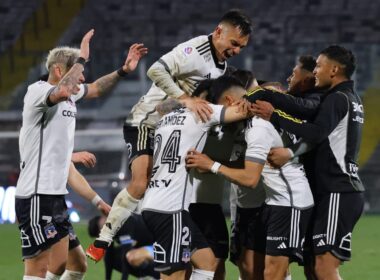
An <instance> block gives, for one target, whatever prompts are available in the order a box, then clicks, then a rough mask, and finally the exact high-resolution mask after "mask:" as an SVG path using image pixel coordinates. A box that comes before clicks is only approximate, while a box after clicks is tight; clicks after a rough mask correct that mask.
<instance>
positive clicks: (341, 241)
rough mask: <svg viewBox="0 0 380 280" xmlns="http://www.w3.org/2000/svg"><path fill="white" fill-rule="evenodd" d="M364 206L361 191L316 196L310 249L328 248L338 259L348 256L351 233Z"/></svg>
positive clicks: (314, 250)
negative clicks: (311, 247) (311, 246)
mask: <svg viewBox="0 0 380 280" xmlns="http://www.w3.org/2000/svg"><path fill="white" fill-rule="evenodd" d="M363 207H364V197H363V194H362V193H358V192H355V193H329V194H326V195H321V196H318V197H317V199H316V206H315V220H314V225H313V253H314V255H320V254H323V253H325V252H331V253H332V254H333V255H334V256H335V257H336V258H338V259H339V260H341V261H348V260H350V258H351V234H352V230H353V229H354V226H355V224H356V222H357V221H358V220H359V218H360V216H361V214H362V212H363Z"/></svg>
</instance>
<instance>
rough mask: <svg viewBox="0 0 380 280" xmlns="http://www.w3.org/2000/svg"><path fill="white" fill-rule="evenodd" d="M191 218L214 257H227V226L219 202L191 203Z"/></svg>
mask: <svg viewBox="0 0 380 280" xmlns="http://www.w3.org/2000/svg"><path fill="white" fill-rule="evenodd" d="M189 213H190V216H191V219H192V220H193V221H194V223H195V224H196V225H197V226H198V228H199V229H200V231H201V232H202V234H203V236H204V237H205V238H206V240H207V243H208V244H209V246H210V247H211V249H212V251H213V252H214V255H215V257H217V258H220V259H227V257H228V228H227V224H226V218H225V217H224V214H223V210H222V207H221V206H220V205H219V204H208V203H191V204H190V206H189Z"/></svg>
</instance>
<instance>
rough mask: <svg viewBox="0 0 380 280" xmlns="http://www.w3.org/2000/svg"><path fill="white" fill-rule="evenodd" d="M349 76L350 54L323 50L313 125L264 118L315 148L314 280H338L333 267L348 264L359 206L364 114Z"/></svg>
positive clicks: (317, 69) (361, 201)
mask: <svg viewBox="0 0 380 280" xmlns="http://www.w3.org/2000/svg"><path fill="white" fill-rule="evenodd" d="M354 70H355V57H354V55H353V53H352V52H351V51H350V50H348V49H346V48H344V47H341V46H337V45H332V46H329V47H327V48H326V49H324V50H323V51H322V52H321V53H320V55H319V56H318V59H317V66H316V67H315V69H314V75H315V79H316V83H315V86H316V87H317V88H321V89H324V90H325V91H326V93H325V98H324V100H323V101H322V103H321V105H320V109H319V111H318V113H317V116H316V117H315V119H314V121H313V122H308V123H304V122H301V121H297V120H294V119H293V120H290V119H289V118H287V117H286V115H284V112H282V111H276V110H275V111H274V112H273V114H272V115H271V116H270V120H271V122H273V123H274V124H275V125H278V126H280V127H282V128H283V129H285V130H286V131H289V132H292V133H294V134H295V135H297V136H299V137H302V138H303V139H304V140H305V141H307V142H310V143H314V144H317V146H316V148H315V149H316V150H315V158H314V166H315V170H314V172H315V174H318V176H315V185H316V190H315V201H316V207H315V218H314V224H313V252H314V255H315V273H316V276H317V278H318V279H333V280H335V279H341V278H340V275H339V265H340V264H341V263H342V262H344V261H348V260H350V258H351V235H352V231H353V229H354V226H355V224H356V223H357V221H358V220H359V218H360V216H361V213H362V211H363V206H364V199H363V195H362V192H363V191H364V187H363V184H362V182H361V180H360V178H359V175H358V164H357V158H358V154H359V147H360V140H361V130H362V126H363V123H364V110H363V105H362V102H361V100H360V97H359V96H358V95H357V94H356V93H355V91H354V84H353V81H351V80H350V78H351V75H352V74H353V72H354ZM281 115H282V116H281ZM284 116H285V117H284Z"/></svg>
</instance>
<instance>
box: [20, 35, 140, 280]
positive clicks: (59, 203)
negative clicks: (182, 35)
mask: <svg viewBox="0 0 380 280" xmlns="http://www.w3.org/2000/svg"><path fill="white" fill-rule="evenodd" d="M93 34H94V30H91V31H89V32H88V33H87V34H86V35H85V36H84V37H83V39H82V42H81V46H80V49H73V48H67V47H61V48H55V49H53V50H51V51H50V53H49V55H48V57H47V62H46V68H47V70H48V71H49V77H48V81H47V82H45V81H39V82H36V83H34V84H32V85H30V86H29V87H28V91H27V93H26V95H25V97H24V108H23V114H22V115H23V121H22V123H23V124H22V128H21V131H20V139H19V146H20V157H21V164H20V166H21V173H20V177H19V180H18V182H17V189H16V216H17V220H18V222H19V229H20V232H21V241H22V256H23V260H24V267H25V272H24V278H23V279H25V280H27V279H45V276H46V272H47V267H48V265H49V271H50V272H52V273H54V274H56V275H61V274H62V273H63V271H64V269H65V265H66V260H67V255H68V239H69V238H68V234H69V229H68V227H69V221H68V214H67V211H66V209H67V207H66V203H65V199H64V195H65V194H67V190H66V183H67V179H68V174H69V166H70V162H71V161H70V159H71V153H72V150H73V145H74V130H75V116H76V112H77V111H76V106H75V103H76V102H77V101H78V100H80V99H82V98H96V97H98V96H100V95H102V94H104V93H105V92H107V91H109V90H110V89H111V87H112V86H113V85H115V83H116V82H117V81H118V80H119V79H120V75H125V73H127V72H130V71H133V70H134V69H135V68H136V66H137V63H138V61H139V60H140V58H141V57H142V56H143V55H144V54H145V53H146V52H147V49H146V48H144V47H143V45H142V44H135V45H133V46H132V47H131V48H130V51H129V53H128V57H127V59H126V61H125V63H124V65H123V66H122V68H120V69H119V70H118V71H115V72H112V73H110V74H108V75H105V76H103V77H101V78H99V79H97V80H96V81H95V82H94V83H91V84H83V82H84V76H83V74H82V72H83V69H84V64H85V62H86V61H87V60H88V58H89V43H90V40H91V38H92V36H93ZM48 249H49V250H48Z"/></svg>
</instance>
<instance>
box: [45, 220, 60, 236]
mask: <svg viewBox="0 0 380 280" xmlns="http://www.w3.org/2000/svg"><path fill="white" fill-rule="evenodd" d="M44 231H45V235H46V238H48V239H49V238H54V237H55V236H56V235H57V233H58V232H57V230H56V229H55V226H54V225H53V224H51V223H50V224H47V225H46V226H45V227H44Z"/></svg>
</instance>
